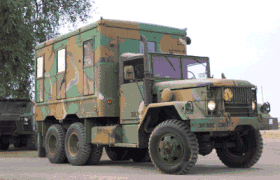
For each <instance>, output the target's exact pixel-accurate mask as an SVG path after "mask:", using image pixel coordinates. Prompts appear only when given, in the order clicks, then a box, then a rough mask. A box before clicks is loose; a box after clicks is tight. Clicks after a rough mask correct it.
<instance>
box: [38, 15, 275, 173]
mask: <svg viewBox="0 0 280 180" xmlns="http://www.w3.org/2000/svg"><path fill="white" fill-rule="evenodd" d="M190 42H191V41H190V38H189V37H187V36H186V30H181V29H176V28H171V27H164V26H158V25H153V24H144V23H137V22H128V21H117V20H105V19H101V20H99V21H98V22H96V23H93V24H90V25H88V26H85V27H83V28H80V29H78V30H76V31H74V32H71V33H68V34H65V35H63V36H60V37H57V38H54V39H51V40H49V41H46V42H44V43H40V44H38V45H37V46H36V52H35V58H36V105H35V119H36V122H37V123H38V155H39V157H44V156H47V157H48V159H49V161H50V162H51V163H63V162H65V160H68V161H69V163H70V164H72V165H84V164H96V163H98V161H99V160H100V158H101V154H102V149H103V147H105V150H106V153H107V155H108V156H109V158H110V159H112V160H113V161H122V160H130V159H132V160H133V161H135V162H143V161H144V162H145V161H150V159H151V161H152V163H153V164H154V165H155V166H156V168H157V169H158V170H160V171H162V172H164V173H170V174H184V173H187V172H188V171H189V170H190V169H191V167H193V166H194V165H195V163H196V161H197V158H198V154H201V155H204V156H205V155H207V154H209V153H211V152H212V150H213V149H214V148H215V149H216V151H217V155H218V157H219V158H220V160H221V161H222V162H223V163H224V164H225V165H227V166H228V167H239V168H241V167H244V168H245V167H251V166H253V165H254V164H255V163H256V162H257V161H258V160H259V158H260V156H261V153H262V148H263V142H262V138H261V135H260V133H259V130H264V129H266V130H268V129H273V128H274V129H276V128H278V126H277V127H276V126H275V124H276V121H275V120H274V119H273V118H271V117H270V116H269V114H268V113H269V111H270V105H269V104H268V103H266V104H264V105H261V106H260V107H259V108H258V105H257V96H256V94H257V89H256V87H255V86H254V85H253V84H251V83H250V82H248V81H244V80H232V79H214V78H212V77H210V65H209V58H208V57H198V56H189V55H187V52H186V46H187V44H190ZM274 126H275V127H274Z"/></svg>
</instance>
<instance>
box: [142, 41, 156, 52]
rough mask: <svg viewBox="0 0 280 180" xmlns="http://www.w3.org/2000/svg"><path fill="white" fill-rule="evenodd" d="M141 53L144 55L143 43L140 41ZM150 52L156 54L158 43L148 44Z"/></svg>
mask: <svg viewBox="0 0 280 180" xmlns="http://www.w3.org/2000/svg"><path fill="white" fill-rule="evenodd" d="M139 47H140V48H139V53H143V41H139ZM148 51H149V52H156V42H148Z"/></svg>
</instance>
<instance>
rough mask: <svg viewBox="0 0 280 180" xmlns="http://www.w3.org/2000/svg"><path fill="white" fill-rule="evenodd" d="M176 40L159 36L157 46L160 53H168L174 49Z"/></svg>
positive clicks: (167, 36) (166, 35)
mask: <svg viewBox="0 0 280 180" xmlns="http://www.w3.org/2000/svg"><path fill="white" fill-rule="evenodd" d="M176 44H177V39H173V38H172V37H171V36H170V35H168V34H165V35H163V36H161V39H160V42H159V45H160V50H161V52H164V53H170V52H171V50H172V49H176V47H175V45H176Z"/></svg>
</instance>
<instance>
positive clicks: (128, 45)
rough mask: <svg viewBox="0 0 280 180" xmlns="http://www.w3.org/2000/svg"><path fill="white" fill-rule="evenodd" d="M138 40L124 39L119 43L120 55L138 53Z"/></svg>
mask: <svg viewBox="0 0 280 180" xmlns="http://www.w3.org/2000/svg"><path fill="white" fill-rule="evenodd" d="M139 48H140V46H139V40H135V39H125V41H124V42H123V43H120V55H121V54H122V53H126V52H130V53H139Z"/></svg>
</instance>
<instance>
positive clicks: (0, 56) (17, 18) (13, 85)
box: [0, 0, 91, 99]
mask: <svg viewBox="0 0 280 180" xmlns="http://www.w3.org/2000/svg"><path fill="white" fill-rule="evenodd" d="M90 1H91V0H8V1H0V65H1V66H0V99H10V98H13V99H32V94H33V92H31V89H32V87H33V86H34V47H35V45H36V44H37V43H40V42H44V41H46V40H49V39H51V38H54V37H56V36H57V35H59V33H58V29H59V27H60V25H63V26H64V25H65V24H66V23H67V24H68V28H70V26H69V24H70V25H72V27H76V23H77V22H78V21H81V22H85V21H86V20H87V19H88V18H90V16H89V15H88V14H90V13H91V4H90ZM69 22H70V23H69Z"/></svg>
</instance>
